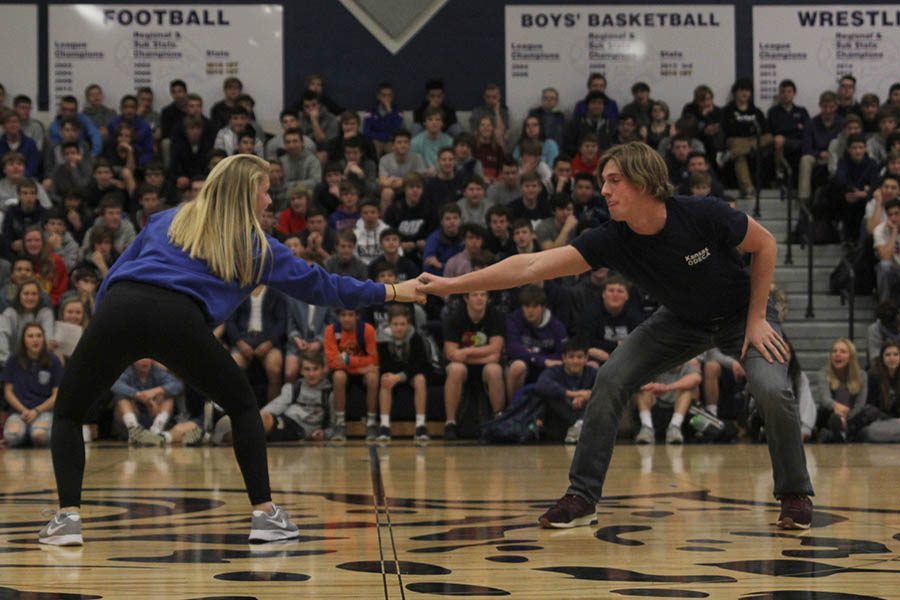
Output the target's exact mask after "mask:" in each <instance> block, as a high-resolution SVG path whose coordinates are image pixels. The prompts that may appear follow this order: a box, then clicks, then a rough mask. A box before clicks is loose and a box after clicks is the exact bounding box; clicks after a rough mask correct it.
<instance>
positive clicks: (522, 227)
mask: <svg viewBox="0 0 900 600" xmlns="http://www.w3.org/2000/svg"><path fill="white" fill-rule="evenodd" d="M512 236H513V244H514V245H515V254H528V253H530V252H539V251H540V249H541V248H540V246H538V243H537V238H536V237H535V235H534V225H532V224H531V221H529V220H528V219H516V220H515V221H513V224H512Z"/></svg>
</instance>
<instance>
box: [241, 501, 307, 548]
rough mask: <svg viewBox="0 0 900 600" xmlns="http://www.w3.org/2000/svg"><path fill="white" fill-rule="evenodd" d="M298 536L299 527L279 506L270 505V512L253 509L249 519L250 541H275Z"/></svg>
mask: <svg viewBox="0 0 900 600" xmlns="http://www.w3.org/2000/svg"><path fill="white" fill-rule="evenodd" d="M298 537H300V529H299V528H298V527H297V526H296V525H294V523H293V522H292V521H291V518H290V517H289V516H288V514H287V513H286V512H285V511H284V509H282V508H281V507H279V506H276V505H274V504H273V505H272V513H271V514H269V513H267V512H265V511H263V510H254V511H253V518H252V519H251V520H250V541H251V542H256V543H260V542H277V541H280V540H290V539H293V538H298Z"/></svg>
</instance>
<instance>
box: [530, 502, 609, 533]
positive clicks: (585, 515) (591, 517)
mask: <svg viewBox="0 0 900 600" xmlns="http://www.w3.org/2000/svg"><path fill="white" fill-rule="evenodd" d="M596 522H597V507H596V505H594V504H593V503H591V502H589V501H588V500H585V499H584V498H582V497H581V496H578V495H577V494H566V495H565V496H563V497H562V498H560V499H559V500H557V501H556V504H555V505H553V506H552V507H551V508H550V509H549V510H548V511H547V512H545V513H544V514H542V515H541V517H540V518H539V519H538V523H540V525H541V527H543V528H544V529H552V528H556V529H568V528H569V527H581V526H583V525H592V524H593V523H596Z"/></svg>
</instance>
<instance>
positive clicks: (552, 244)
mask: <svg viewBox="0 0 900 600" xmlns="http://www.w3.org/2000/svg"><path fill="white" fill-rule="evenodd" d="M550 210H551V212H552V216H550V217H547V218H546V219H543V220H541V221H540V222H539V223H538V224H537V227H535V228H534V233H535V237H536V238H537V242H538V244H539V245H540V247H541V249H542V250H547V249H548V248H557V247H559V246H564V245H566V244H568V243H569V242H571V241H572V239H573V238H574V237H575V230H576V228H577V226H578V218H577V217H576V216H575V214H574V206H573V203H572V197H571V196H568V195H566V194H553V195H552V196H551V197H550Z"/></svg>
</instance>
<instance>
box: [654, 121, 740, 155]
mask: <svg viewBox="0 0 900 600" xmlns="http://www.w3.org/2000/svg"><path fill="white" fill-rule="evenodd" d="M681 134H683V135H686V136H687V138H688V140H690V143H691V151H692V152H704V153H705V152H706V147H705V146H704V145H703V142H701V141H700V140H699V139H698V138H697V137H696V136H697V135H699V133H698V125H697V120H696V119H694V117H690V116H686V117H681V118H680V119H678V120H677V121H675V124H674V125H672V135H670V136H669V137H665V138H663V139H662V140H660V142H659V146H657V147H656V151H657V152H659V153H660V155H662V156H665V155H666V154H667V153H668V152H669V148H670V147H671V145H672V139H673V138H674V137H675V136H676V135H681ZM726 158H728V156H724V155H723V159H726Z"/></svg>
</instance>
